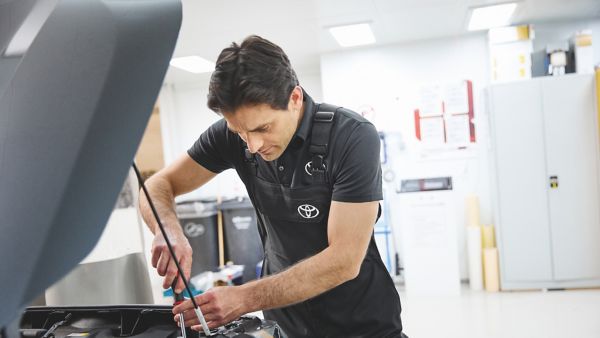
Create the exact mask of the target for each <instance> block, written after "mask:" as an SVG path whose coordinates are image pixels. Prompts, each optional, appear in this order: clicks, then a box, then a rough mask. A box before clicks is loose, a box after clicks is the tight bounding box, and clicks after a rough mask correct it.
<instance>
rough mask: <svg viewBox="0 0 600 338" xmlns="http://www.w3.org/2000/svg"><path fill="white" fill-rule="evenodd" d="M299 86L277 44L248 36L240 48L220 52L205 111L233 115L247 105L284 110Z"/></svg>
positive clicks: (237, 46)
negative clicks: (293, 91)
mask: <svg viewBox="0 0 600 338" xmlns="http://www.w3.org/2000/svg"><path fill="white" fill-rule="evenodd" d="M297 85H298V78H297V77H296V72H294V70H293V69H292V65H291V64H290V60H289V59H288V57H287V55H285V53H284V52H283V50H282V49H281V48H280V47H279V46H277V45H276V44H274V43H272V42H270V41H268V40H266V39H263V38H261V37H260V36H256V35H251V36H249V37H247V38H246V39H244V41H243V42H242V44H241V45H238V44H236V43H235V42H234V43H232V44H231V46H229V47H228V48H225V49H223V51H221V54H219V58H218V59H217V62H216V66H215V71H214V72H213V73H212V75H211V77H210V85H209V88H208V103H207V105H208V108H210V109H211V110H213V111H215V112H216V113H219V114H222V113H233V112H235V111H236V110H237V109H238V108H239V107H241V106H246V105H257V104H268V105H270V106H271V108H273V109H287V107H288V100H289V96H290V94H291V92H292V90H293V89H294V87H296V86H297Z"/></svg>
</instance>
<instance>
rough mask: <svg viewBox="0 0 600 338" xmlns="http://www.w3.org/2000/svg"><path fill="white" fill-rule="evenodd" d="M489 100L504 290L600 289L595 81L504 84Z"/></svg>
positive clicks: (581, 77) (587, 77)
mask: <svg viewBox="0 0 600 338" xmlns="http://www.w3.org/2000/svg"><path fill="white" fill-rule="evenodd" d="M487 95H488V108H489V112H490V121H491V127H492V146H493V150H494V151H493V152H494V156H493V159H494V166H493V167H494V170H495V175H494V179H495V184H494V185H493V186H494V187H495V189H496V191H495V192H494V196H495V212H494V218H495V223H496V224H497V234H496V235H497V238H498V247H499V250H500V272H501V278H500V279H501V286H502V289H504V290H510V289H529V288H566V287H590V286H600V188H599V183H600V182H599V176H600V171H599V165H598V163H599V152H598V123H597V110H596V106H595V85H594V78H593V76H592V75H566V76H561V77H545V78H538V79H533V80H528V81H521V82H514V83H507V84H498V85H493V86H491V87H490V88H489V89H488V91H487ZM553 177H556V179H555V180H553V179H552V178H553ZM551 181H557V183H558V186H557V187H554V188H553V187H551Z"/></svg>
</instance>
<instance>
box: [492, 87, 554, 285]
mask: <svg viewBox="0 0 600 338" xmlns="http://www.w3.org/2000/svg"><path fill="white" fill-rule="evenodd" d="M490 94H491V100H492V107H493V109H492V111H491V122H492V128H493V130H492V131H493V141H494V154H495V163H496V175H497V189H498V190H497V191H498V197H497V198H498V199H499V201H498V208H499V210H498V222H499V223H498V224H497V226H498V234H499V238H498V240H499V249H500V264H501V272H502V273H501V278H502V281H503V282H505V281H512V282H515V281H542V280H548V279H551V278H552V262H551V252H550V245H549V243H550V238H549V231H548V213H547V205H548V199H547V196H546V191H545V185H546V180H545V177H546V170H545V167H546V164H545V158H544V139H543V131H542V128H540V125H541V123H542V110H541V104H540V100H541V88H540V84H539V82H537V81H527V82H519V83H512V84H510V85H496V86H493V87H492V88H491V91H490ZM503 287H504V285H503Z"/></svg>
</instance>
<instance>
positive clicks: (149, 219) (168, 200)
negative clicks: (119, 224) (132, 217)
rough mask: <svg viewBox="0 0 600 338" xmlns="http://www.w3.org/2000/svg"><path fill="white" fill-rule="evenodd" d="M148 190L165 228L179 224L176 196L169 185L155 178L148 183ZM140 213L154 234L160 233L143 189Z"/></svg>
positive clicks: (141, 191)
mask: <svg viewBox="0 0 600 338" xmlns="http://www.w3.org/2000/svg"><path fill="white" fill-rule="evenodd" d="M146 188H147V189H148V193H149V194H150V198H151V199H152V203H153V204H154V207H155V208H156V211H157V213H158V216H159V217H160V220H161V221H162V223H163V226H165V227H169V226H170V225H173V224H178V221H177V214H176V213H175V205H174V196H173V193H172V192H171V189H169V185H168V183H167V182H165V181H164V179H162V178H153V179H149V180H147V181H146ZM140 213H141V214H142V218H143V219H144V221H145V222H146V224H147V225H148V228H150V231H152V233H153V234H156V231H160V230H158V223H157V221H156V218H155V217H154V214H153V213H152V209H151V208H150V204H149V203H148V200H147V199H146V195H145V194H144V192H143V190H141V189H140Z"/></svg>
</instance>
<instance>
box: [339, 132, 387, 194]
mask: <svg viewBox="0 0 600 338" xmlns="http://www.w3.org/2000/svg"><path fill="white" fill-rule="evenodd" d="M379 147H380V139H379V133H378V132H377V130H376V129H375V127H374V126H373V125H372V124H371V123H368V122H361V123H359V124H357V125H356V127H355V128H354V130H353V131H352V133H351V135H350V136H349V138H348V140H347V141H346V144H345V145H344V146H343V149H342V155H341V157H340V159H339V161H336V162H338V163H337V164H336V165H335V169H334V176H333V195H332V200H334V201H338V202H370V201H379V200H382V199H383V192H382V187H381V163H380V161H379Z"/></svg>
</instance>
